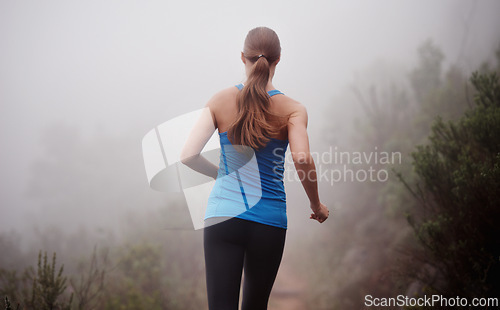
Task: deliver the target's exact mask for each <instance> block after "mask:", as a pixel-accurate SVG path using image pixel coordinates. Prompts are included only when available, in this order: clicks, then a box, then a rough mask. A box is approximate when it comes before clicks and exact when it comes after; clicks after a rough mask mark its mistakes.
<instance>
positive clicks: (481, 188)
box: [409, 73, 500, 297]
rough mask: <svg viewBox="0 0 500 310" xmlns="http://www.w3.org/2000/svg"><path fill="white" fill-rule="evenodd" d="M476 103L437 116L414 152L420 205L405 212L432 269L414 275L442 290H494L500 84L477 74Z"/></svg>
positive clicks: (499, 289) (498, 260) (497, 291)
mask: <svg viewBox="0 0 500 310" xmlns="http://www.w3.org/2000/svg"><path fill="white" fill-rule="evenodd" d="M471 83H472V84H473V85H474V87H475V89H476V91H477V93H476V95H475V98H474V102H475V104H476V106H475V108H474V109H471V110H470V111H467V112H466V113H465V115H464V116H463V117H462V118H461V119H460V120H459V121H456V122H452V121H448V122H445V121H443V120H442V119H441V118H438V119H437V120H436V122H435V124H434V125H433V127H432V133H431V135H430V137H429V141H430V143H429V144H428V145H425V146H419V147H418V148H417V151H416V152H415V153H413V158H414V167H415V172H416V173H417V175H418V177H419V180H420V181H421V183H422V184H421V186H422V188H421V189H420V190H419V191H416V193H417V194H416V196H417V198H418V199H419V201H420V203H419V206H420V207H421V208H419V209H417V210H414V211H413V212H412V215H411V216H410V217H409V221H410V223H411V224H412V226H413V228H414V230H415V232H416V236H417V238H418V240H419V241H420V242H421V244H422V245H423V247H424V250H423V257H424V259H425V262H426V264H428V265H429V266H432V272H431V273H430V274H429V273H426V274H424V273H421V274H420V276H419V278H420V279H419V280H420V281H421V282H422V283H424V284H425V285H427V286H429V287H430V288H432V289H433V290H435V291H437V292H439V293H440V294H443V295H446V296H456V295H458V296H463V297H478V296H481V297H483V296H499V295H500V285H499V282H498V279H499V277H500V239H499V238H498V236H500V225H498V221H499V220H500V209H499V208H498V207H499V205H500V195H499V193H500V85H499V83H498V77H497V75H496V74H495V73H492V74H487V75H480V74H477V73H476V74H474V75H473V76H472V78H471Z"/></svg>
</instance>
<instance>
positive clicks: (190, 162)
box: [181, 103, 218, 179]
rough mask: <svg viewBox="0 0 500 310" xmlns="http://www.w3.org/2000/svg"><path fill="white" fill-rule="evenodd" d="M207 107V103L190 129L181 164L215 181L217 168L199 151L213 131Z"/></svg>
mask: <svg viewBox="0 0 500 310" xmlns="http://www.w3.org/2000/svg"><path fill="white" fill-rule="evenodd" d="M209 106H210V105H209V103H208V104H207V105H206V106H205V108H204V109H203V111H202V112H201V115H200V118H199V119H198V121H197V122H196V124H195V125H194V126H193V128H192V129H191V132H190V133H189V137H188V139H187V140H186V143H185V144H184V147H183V149H182V152H181V162H182V163H183V164H184V165H186V166H188V167H189V168H191V169H193V170H195V171H198V172H199V173H201V174H204V175H207V176H209V177H212V178H213V179H216V178H217V170H218V167H217V166H216V165H214V164H212V163H211V162H210V161H208V160H207V159H206V158H205V157H203V155H201V151H202V150H203V148H204V147H205V145H206V144H207V142H208V140H210V137H211V136H212V134H213V133H214V131H215V125H214V119H213V117H212V113H211V111H210V107H209Z"/></svg>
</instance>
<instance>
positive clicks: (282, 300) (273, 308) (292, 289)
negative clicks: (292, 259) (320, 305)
mask: <svg viewBox="0 0 500 310" xmlns="http://www.w3.org/2000/svg"><path fill="white" fill-rule="evenodd" d="M305 287H306V284H305V282H304V281H303V280H302V279H301V278H300V277H298V276H297V274H296V273H295V272H294V271H293V269H292V267H291V266H290V265H289V264H288V263H287V262H286V261H285V260H283V262H282V264H281V266H280V270H279V272H278V276H277V278H276V282H275V283H274V287H273V291H272V293H271V297H270V299H269V307H268V309H269V310H304V309H306V307H305V301H304V299H305Z"/></svg>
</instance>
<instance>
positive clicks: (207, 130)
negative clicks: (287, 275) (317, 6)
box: [181, 27, 329, 310]
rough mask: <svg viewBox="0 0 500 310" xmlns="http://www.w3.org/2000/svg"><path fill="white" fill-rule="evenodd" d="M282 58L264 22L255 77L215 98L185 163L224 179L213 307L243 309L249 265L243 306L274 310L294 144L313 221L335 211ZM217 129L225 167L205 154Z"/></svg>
mask: <svg viewBox="0 0 500 310" xmlns="http://www.w3.org/2000/svg"><path fill="white" fill-rule="evenodd" d="M280 55H281V47H280V41H279V38H278V36H277V35H276V33H275V32H274V31H273V30H271V29H269V28H266V27H258V28H255V29H252V30H251V31H250V32H249V33H248V35H247V37H246V39H245V45H244V49H243V52H242V53H241V60H242V61H243V63H244V65H245V70H246V75H247V80H246V81H245V83H244V84H239V85H236V87H230V88H228V89H225V90H222V91H220V92H219V93H217V94H216V95H215V96H214V97H213V98H212V99H211V100H210V101H209V102H208V103H207V105H206V109H205V113H203V114H202V115H204V116H205V117H202V118H201V119H200V121H199V122H198V124H197V125H196V126H195V128H194V129H193V131H192V133H191V135H190V138H189V139H188V141H187V142H186V145H185V147H184V150H183V154H182V155H181V156H182V158H183V159H182V162H183V163H184V164H186V165H187V166H189V167H191V168H192V169H194V170H196V171H198V172H201V173H203V174H205V175H208V176H211V177H213V178H214V179H216V182H215V185H214V187H213V189H212V192H211V194H210V198H209V201H208V205H207V210H206V214H205V229H204V250H205V266H206V281H207V293H208V304H209V309H210V310H229V309H231V310H234V309H238V303H239V293H240V283H241V278H242V271H243V270H244V278H243V279H244V281H243V282H244V283H243V300H242V309H243V310H261V309H267V303H268V300H269V295H270V293H271V289H272V286H273V284H274V280H275V278H276V274H277V272H278V268H279V265H280V262H281V258H282V254H283V248H284V243H285V235H286V229H287V219H286V199H285V191H284V187H283V172H284V154H285V151H286V148H287V146H288V144H290V149H291V153H292V158H293V161H294V164H295V167H296V170H297V173H298V175H299V177H300V179H301V181H302V185H303V187H304V189H305V192H306V194H307V196H308V198H309V201H310V207H311V209H312V214H311V216H310V218H311V219H313V220H317V221H318V222H319V223H323V222H324V221H325V220H326V219H327V218H328V215H329V211H328V209H327V208H326V207H325V205H323V204H322V203H321V202H320V200H319V196H318V188H317V183H316V168H315V165H314V161H313V159H312V157H311V154H310V152H309V141H308V135H307V129H306V128H307V112H306V109H305V107H304V106H303V105H301V104H300V103H298V102H297V101H295V100H293V99H291V98H290V97H288V96H286V95H284V94H283V93H282V92H280V91H278V90H276V89H275V88H274V86H273V84H272V79H273V76H274V72H275V69H276V65H277V64H278V62H279V61H280ZM215 129H217V130H218V131H219V136H220V144H221V156H220V164H219V167H217V166H215V165H213V164H211V163H210V162H209V161H207V160H206V159H205V158H204V157H203V156H201V155H200V152H201V150H202V149H203V147H204V145H205V143H206V142H207V141H208V139H209V138H210V136H211V135H212V133H213V131H214V130H215Z"/></svg>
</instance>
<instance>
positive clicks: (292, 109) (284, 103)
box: [280, 95, 307, 115]
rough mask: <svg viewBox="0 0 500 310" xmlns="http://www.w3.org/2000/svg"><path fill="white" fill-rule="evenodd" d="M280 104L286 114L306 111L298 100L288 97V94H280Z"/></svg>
mask: <svg viewBox="0 0 500 310" xmlns="http://www.w3.org/2000/svg"><path fill="white" fill-rule="evenodd" d="M280 101H281V102H280V106H281V107H282V108H283V109H284V111H283V112H284V113H286V114H289V115H290V114H297V113H298V114H302V113H307V111H306V107H305V106H304V105H303V104H302V103H300V102H299V101H297V100H295V99H293V98H291V97H289V96H286V95H283V96H281V100H280Z"/></svg>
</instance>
